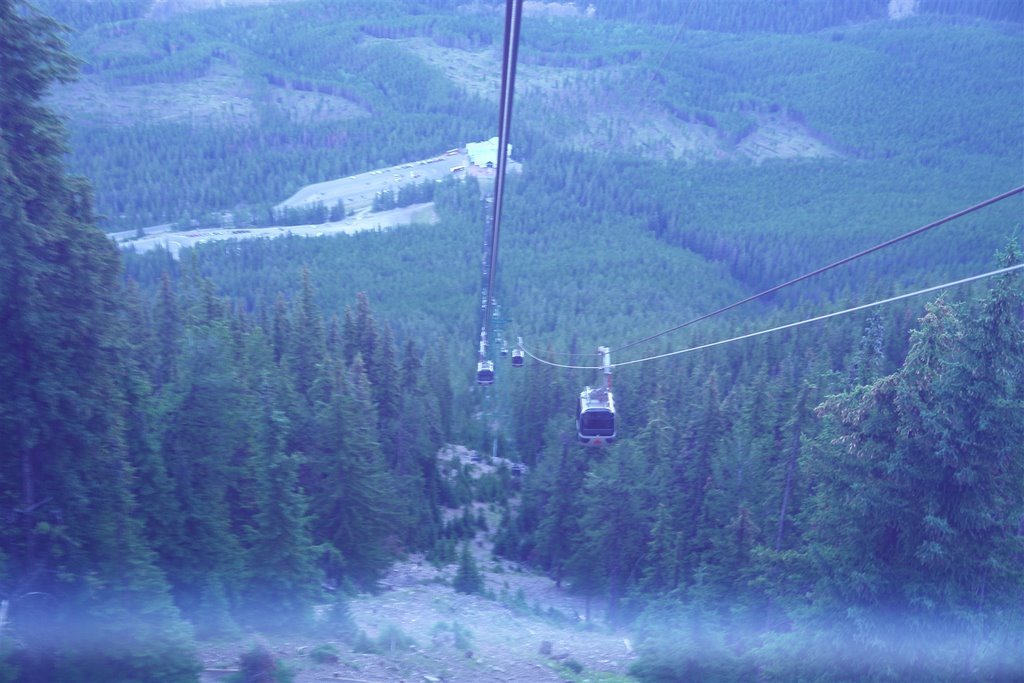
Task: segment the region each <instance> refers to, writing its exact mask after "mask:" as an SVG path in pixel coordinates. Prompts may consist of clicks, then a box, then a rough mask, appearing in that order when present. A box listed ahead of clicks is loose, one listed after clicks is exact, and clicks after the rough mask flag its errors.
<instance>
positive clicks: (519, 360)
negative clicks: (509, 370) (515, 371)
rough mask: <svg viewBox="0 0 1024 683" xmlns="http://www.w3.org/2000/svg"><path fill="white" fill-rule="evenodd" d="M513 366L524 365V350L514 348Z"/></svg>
mask: <svg viewBox="0 0 1024 683" xmlns="http://www.w3.org/2000/svg"><path fill="white" fill-rule="evenodd" d="M512 367H514V368H521V367H523V352H522V351H521V350H519V349H512Z"/></svg>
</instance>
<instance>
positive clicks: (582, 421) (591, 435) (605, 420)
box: [576, 387, 615, 446]
mask: <svg viewBox="0 0 1024 683" xmlns="http://www.w3.org/2000/svg"><path fill="white" fill-rule="evenodd" d="M576 435H577V437H578V439H579V442H580V443H581V444H583V445H584V446H603V445H605V444H610V443H614V442H615V398H614V397H613V396H612V392H611V391H609V390H608V389H605V388H596V389H592V388H590V387H586V388H585V389H584V390H583V391H581V392H580V397H579V400H578V401H577V403H576Z"/></svg>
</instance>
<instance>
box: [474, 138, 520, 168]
mask: <svg viewBox="0 0 1024 683" xmlns="http://www.w3.org/2000/svg"><path fill="white" fill-rule="evenodd" d="M506 150H507V151H506V155H507V156H512V145H511V144H506ZM466 155H467V156H468V157H469V163H471V164H473V165H474V166H482V167H484V168H491V167H493V166H496V165H497V163H498V138H496V137H495V138H491V139H490V140H485V141H484V142H467V143H466Z"/></svg>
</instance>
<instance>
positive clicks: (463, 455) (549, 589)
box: [202, 447, 634, 683]
mask: <svg viewBox="0 0 1024 683" xmlns="http://www.w3.org/2000/svg"><path fill="white" fill-rule="evenodd" d="M453 459H459V460H463V461H465V462H467V463H472V469H473V470H474V473H475V474H476V475H477V476H479V475H480V474H483V473H485V472H488V471H493V469H494V467H496V466H497V465H498V464H500V463H495V462H494V461H490V460H489V459H487V458H479V457H477V456H474V454H473V453H472V452H471V451H469V450H467V449H464V448H461V447H451V448H449V449H447V450H446V451H443V452H442V454H441V460H442V463H444V462H445V461H449V462H450V461H451V460H453ZM480 509H482V510H484V512H485V515H486V516H487V517H488V523H489V528H490V529H495V528H496V527H497V524H496V522H497V520H496V518H494V513H493V511H491V510H488V508H487V507H486V506H483V505H481V506H480ZM471 547H472V551H473V555H474V558H475V560H476V563H477V566H478V567H479V569H480V571H481V573H482V575H483V577H484V582H485V590H484V593H485V594H484V595H464V594H461V593H457V592H455V591H454V590H453V589H452V587H451V581H452V579H453V578H454V576H455V573H456V571H457V564H451V565H448V566H444V567H437V566H435V565H433V564H431V563H430V562H428V561H427V560H426V559H425V558H424V557H422V556H421V555H411V556H409V557H407V558H405V559H404V560H402V561H401V562H398V563H396V564H395V565H394V566H393V567H392V568H391V571H390V572H389V573H388V574H387V576H386V577H385V578H384V580H383V581H382V582H381V588H382V591H381V592H380V593H379V594H377V595H363V596H359V597H356V598H354V599H353V600H352V602H351V605H350V607H351V612H352V616H353V618H354V619H355V622H356V625H357V626H358V627H359V628H360V629H362V630H363V631H364V632H365V633H366V635H367V636H368V637H369V638H370V639H371V640H373V641H377V642H383V644H384V648H383V649H384V652H383V653H382V654H366V653H360V652H356V651H355V650H354V649H353V647H352V645H351V644H350V643H347V642H345V641H343V640H341V639H340V638H332V637H331V636H330V634H329V633H328V632H326V631H325V632H323V633H324V634H323V635H320V636H310V635H303V636H295V637H292V638H287V637H259V636H250V637H247V638H242V639H239V640H237V641H235V642H231V643H219V644H213V645H206V646H204V648H203V652H202V656H203V660H204V666H205V667H206V671H204V673H203V678H202V680H203V683H212V682H213V681H219V680H227V679H228V678H229V677H230V675H231V673H232V671H233V670H237V668H238V658H239V655H241V654H242V653H243V652H245V651H247V650H248V649H250V648H251V647H252V646H253V644H254V643H255V642H262V643H263V644H264V645H266V647H268V648H269V649H270V650H271V651H272V652H273V653H274V655H275V656H276V657H277V658H278V659H279V660H281V661H282V662H283V663H284V664H285V665H286V666H287V667H289V668H290V669H291V670H292V672H293V673H294V681H295V683H312V682H314V681H341V682H343V683H344V682H348V683H441V682H445V683H484V682H492V681H495V682H508V683H511V682H520V681H522V682H527V683H529V682H534V681H536V682H537V683H547V682H557V681H578V682H581V683H582V682H584V681H592V682H594V683H598V682H601V683H625V682H626V681H632V680H634V679H632V678H630V677H629V676H628V675H627V673H626V672H627V670H628V668H629V664H630V663H631V661H632V659H633V644H632V642H631V640H630V636H629V634H627V633H622V632H619V633H613V632H612V631H611V630H610V629H608V628H607V626H606V625H605V624H604V623H603V621H602V620H601V617H602V616H603V606H602V605H599V604H596V603H592V604H591V605H590V613H591V619H590V620H589V621H588V620H587V619H586V615H587V605H586V601H585V599H584V598H582V597H580V596H576V595H572V594H570V593H569V592H568V591H566V590H564V589H560V588H558V587H557V586H556V585H555V583H554V582H553V581H552V580H551V579H549V578H547V577H546V576H543V575H540V574H537V573H534V572H532V571H529V570H528V569H527V568H525V567H523V566H521V565H519V564H518V563H514V562H508V561H505V560H503V559H498V558H494V557H493V556H492V553H491V550H492V543H491V539H490V537H489V534H488V533H487V532H480V533H479V534H478V535H477V537H476V539H474V542H473V544H472V546H471ZM382 634H389V635H385V636H384V637H383V638H382ZM320 653H323V654H324V655H326V656H324V657H318V656H317V655H318V654H320Z"/></svg>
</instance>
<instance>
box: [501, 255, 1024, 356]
mask: <svg viewBox="0 0 1024 683" xmlns="http://www.w3.org/2000/svg"><path fill="white" fill-rule="evenodd" d="M1021 268H1024V263H1018V264H1017V265H1015V266H1008V267H1006V268H1000V269H998V270H993V271H989V272H988V273H982V274H981V275H972V276H971V277H965V278H963V279H961V280H954V281H953V282H946V283H944V284H941V285H935V286H933V287H927V288H925V289H919V290H917V291H914V292H908V293H906V294H899V295H897V296H892V297H889V298H888V299H881V300H879V301H873V302H871V303H869V304H861V305H860V306H854V307H853V308H847V309H844V310H842V311H834V312H832V313H825V314H824V315H819V316H815V317H813V318H807V319H805V320H800V321H797V322H793V323H786V324H785V325H779V326H777V327H772V328H769V329H767V330H760V331H758V332H749V333H747V334H742V335H740V336H738V337H731V338H729V339H722V340H720V341H716V342H709V343H707V344H700V345H699V346H691V347H688V348H685V349H679V350H678V351H669V352H667V353H661V354H658V355H656V356H648V357H646V358H637V359H635V360H628V361H625V362H623V363H613V364H612V367H622V366H623V365H634V364H636V363H646V362H648V361H652V360H660V359H662V358H668V357H669V356H678V355H681V354H684V353H690V352H692V351H700V350H702V349H709V348H712V347H714V346H722V345H723V344H731V343H732V342H737V341H742V340H744V339H751V338H753V337H760V336H762V335H765V334H771V333H772V332H781V331H782V330H788V329H791V328H794V327H801V326H803V325H808V324H810V323H816V322H820V321H822V320H828V319H829V318H836V317H839V316H841V315H847V314H849V313H856V312H857V311H864V310H867V309H869V308H875V307H876V306H883V305H885V304H891V303H893V302H895V301H902V300H903V299H909V298H911V297H915V296H921V295H922V294H931V293H932V292H937V291H940V290H943V289H948V288H950V287H956V286H958V285H965V284H968V283H970V282H976V281H978V280H983V279H985V278H989V277H994V276H996V275H1005V274H1006V273H1012V272H1014V271H1016V270H1020V269H1021ZM519 348H521V349H522V350H523V353H525V354H526V355H528V356H529V357H530V358H532V359H534V360H535V361H538V362H540V363H543V364H545V365H551V366H553V367H556V368H566V369H568V370H601V369H603V367H604V366H602V365H563V364H561V363H553V362H551V361H548V360H544V359H543V358H539V357H537V356H536V355H534V354H533V353H532V352H531V351H530V350H529V349H527V348H526V347H525V346H524V345H523V342H522V337H520V339H519Z"/></svg>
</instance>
